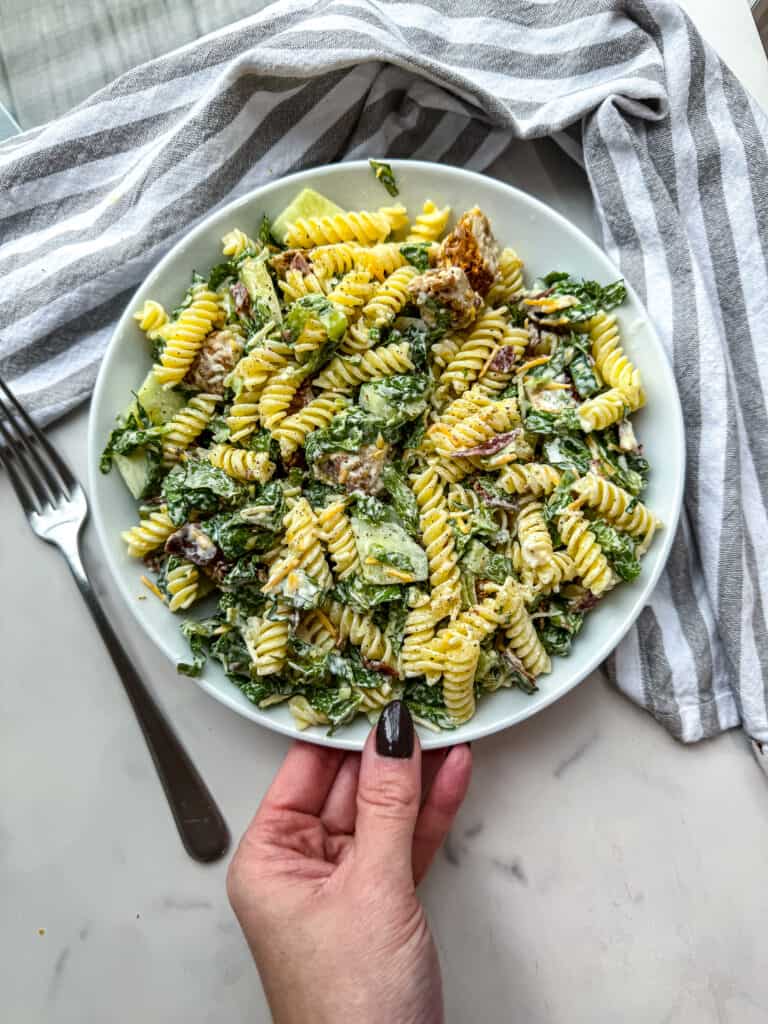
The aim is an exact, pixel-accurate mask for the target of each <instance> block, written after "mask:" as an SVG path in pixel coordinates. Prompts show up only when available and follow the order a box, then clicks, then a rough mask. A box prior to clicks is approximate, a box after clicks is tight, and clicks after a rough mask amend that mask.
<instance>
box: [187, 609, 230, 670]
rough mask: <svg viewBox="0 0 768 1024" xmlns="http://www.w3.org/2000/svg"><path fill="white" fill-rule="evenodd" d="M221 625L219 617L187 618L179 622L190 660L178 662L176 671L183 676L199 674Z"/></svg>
mask: <svg viewBox="0 0 768 1024" xmlns="http://www.w3.org/2000/svg"><path fill="white" fill-rule="evenodd" d="M221 625H222V620H221V619H219V618H210V619H199V620H195V619H187V620H186V621H185V622H183V623H182V624H181V632H182V633H183V635H184V636H185V637H186V638H187V641H188V643H189V648H190V651H191V652H192V661H191V662H180V663H179V664H178V665H177V666H176V671H177V672H180V673H181V674H182V675H185V676H199V675H200V673H201V672H202V670H203V666H204V665H205V662H206V659H207V658H208V651H209V648H210V645H211V643H212V641H213V640H214V638H215V635H216V631H217V630H219V629H220V628H221Z"/></svg>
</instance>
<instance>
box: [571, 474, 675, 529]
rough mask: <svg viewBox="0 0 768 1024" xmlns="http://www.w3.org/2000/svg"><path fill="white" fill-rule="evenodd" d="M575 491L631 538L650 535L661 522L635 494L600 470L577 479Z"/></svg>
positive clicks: (572, 488) (573, 487)
mask: <svg viewBox="0 0 768 1024" xmlns="http://www.w3.org/2000/svg"><path fill="white" fill-rule="evenodd" d="M571 490H572V492H573V493H574V494H575V495H576V496H577V498H580V499H582V500H583V501H584V503H586V504H587V505H588V506H589V507H590V508H592V509H594V510H595V512H597V513H598V515H600V516H603V517H604V518H605V519H608V520H609V521H610V522H611V523H612V524H613V525H614V526H615V527H616V529H617V530H622V531H623V532H624V533H628V534H629V535H630V537H641V536H642V537H647V536H648V535H649V534H651V535H652V534H653V533H654V531H655V530H656V529H657V527H658V525H659V521H658V519H657V517H656V516H655V515H654V514H653V512H651V510H650V509H649V508H647V507H646V506H645V505H644V504H643V503H642V502H641V501H638V499H637V498H635V497H634V496H633V495H632V494H630V493H629V492H628V491H625V490H624V489H623V488H622V487H619V486H617V485H616V484H614V483H612V482H611V481H610V480H606V479H605V478H604V477H602V476H598V475H597V474H596V473H587V474H586V475H585V476H583V477H580V478H579V479H578V480H576V481H575V482H574V484H573V485H572V487H571Z"/></svg>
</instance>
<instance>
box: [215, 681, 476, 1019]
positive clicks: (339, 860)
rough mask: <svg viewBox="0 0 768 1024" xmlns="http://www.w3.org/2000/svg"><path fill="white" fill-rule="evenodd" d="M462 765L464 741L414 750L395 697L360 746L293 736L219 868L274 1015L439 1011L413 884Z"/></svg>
mask: <svg viewBox="0 0 768 1024" xmlns="http://www.w3.org/2000/svg"><path fill="white" fill-rule="evenodd" d="M471 771H472V755H471V753H470V750H469V747H468V746H466V745H462V746H457V747H453V748H451V750H450V751H445V750H439V751H429V752H427V753H426V754H424V755H423V756H422V754H421V748H420V745H419V741H418V737H417V736H415V734H414V729H413V723H412V721H411V716H410V713H409V711H408V709H407V708H406V706H405V704H403V703H402V702H400V701H393V702H392V703H391V704H389V705H388V706H387V707H386V708H385V709H384V711H383V712H382V715H381V717H380V719H379V723H378V726H377V727H376V729H375V730H372V731H371V735H370V736H369V737H368V741H367V743H366V746H365V750H364V751H363V753H362V756H361V755H360V754H345V753H344V751H341V750H332V749H330V748H328V747H316V746H310V745H309V744H306V743H295V744H294V745H293V746H292V747H291V749H290V751H289V752H288V754H287V756H286V759H285V761H284V762H283V765H282V767H281V768H280V771H279V772H278V774H277V776H276V778H275V780H274V782H273V783H272V785H271V787H270V789H269V791H268V792H267V794H266V796H265V797H264V799H263V801H262V803H261V806H260V807H259V810H258V811H257V813H256V817H255V818H254V819H253V821H252V822H251V824H250V826H249V828H248V830H247V832H246V833H245V835H244V836H243V839H242V840H241V842H240V846H239V848H238V850H237V852H236V854H235V856H234V858H233V860H232V863H231V865H230V868H229V874H228V876H227V889H228V893H229V898H230V901H231V903H232V906H233V908H234V911H235V913H236V915H237V918H238V920H239V922H240V925H241V927H242V929H243V932H244V933H245V937H246V939H247V941H248V945H249V946H250V948H251V951H252V953H253V956H254V959H255V960H256V965H257V967H258V969H259V973H260V974H261V979H262V982H263V984H264V991H265V993H266V996H267V999H268V1001H269V1005H270V1008H271V1010H272V1014H273V1017H274V1020H275V1022H276V1024H294V1022H295V1024H298V1022H301V1024H306V1022H307V1021H311V1022H312V1024H331V1022H333V1024H347V1022H355V1024H358V1022H359V1024H377V1022H379V1021H381V1022H386V1024H393V1022H397V1024H435V1022H440V1021H442V1020H443V1000H442V987H441V981H440V966H439V963H438V958H437V951H436V949H435V946H434V943H433V941H432V936H431V935H430V932H429V926H428V924H427V921H426V918H425V916H424V911H423V910H422V907H421V904H420V903H419V900H418V899H417V897H416V885H417V884H418V882H419V881H420V880H421V879H422V878H423V877H424V875H425V874H426V872H427V869H428V867H429V865H430V863H431V861H432V858H433V857H434V855H435V853H436V852H437V850H438V849H439V847H440V844H441V843H442V841H443V839H444V838H445V836H446V835H447V833H448V830H449V828H450V827H451V824H452V822H453V819H454V817H455V815H456V812H457V811H458V809H459V806H460V805H461V802H462V800H463V799H464V796H465V794H466V791H467V788H468V786H469V779H470V774H471Z"/></svg>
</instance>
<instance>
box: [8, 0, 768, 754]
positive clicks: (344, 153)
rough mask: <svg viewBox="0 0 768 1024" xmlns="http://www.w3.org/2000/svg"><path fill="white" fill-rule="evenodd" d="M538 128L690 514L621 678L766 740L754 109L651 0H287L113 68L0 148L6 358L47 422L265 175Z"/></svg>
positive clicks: (674, 710) (625, 646) (763, 380)
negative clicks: (652, 336)
mask: <svg viewBox="0 0 768 1024" xmlns="http://www.w3.org/2000/svg"><path fill="white" fill-rule="evenodd" d="M470 11H471V13H470ZM544 135H552V136H554V137H555V138H556V139H557V140H558V141H559V142H560V143H561V145H562V146H563V148H564V149H565V150H566V151H567V152H568V153H569V154H571V155H572V156H574V157H575V158H576V159H577V160H579V161H580V162H581V163H582V164H583V166H584V168H585V170H586V173H587V175H588V177H589V181H590V184H591V187H592V190H593V193H594V200H595V205H596V209H597V211H598V215H599V219H600V225H601V228H602V233H603V241H604V245H605V248H606V249H607V251H608V253H609V254H610V255H611V256H612V257H613V259H614V260H615V261H616V262H617V263H618V264H619V265H620V266H621V268H622V271H623V273H624V274H625V275H626V277H627V278H628V279H629V280H630V281H631V282H632V284H634V286H635V287H636V288H637V289H638V291H639V292H640V295H641V296H642V298H643V299H644V300H645V302H646V304H647V306H648V309H649V311H650V315H651V317H652V319H653V321H654V322H655V324H656V327H657V328H658V330H659V332H660V334H661V337H662V339H663V340H664V343H665V344H666V346H667V349H668V351H669V353H670V355H671V358H672V362H673V365H674V370H675V373H676V376H677V381H678V385H679V387H680V392H681V396H682V400H683V406H684V409H685V421H686V428H687V447H688V479H687V486H686V491H685V509H684V514H683V518H682V524H681V526H680V530H679V534H678V536H677V539H676V542H675V545H674V548H673V553H672V557H671V559H670V562H669V566H668V569H667V571H666V572H665V574H664V576H663V578H662V580H661V582H660V584H659V586H658V587H657V589H656V591H655V593H654V595H653V598H652V600H651V603H650V604H649V606H648V607H646V608H645V610H644V611H643V613H642V615H641V616H640V619H639V621H638V623H637V625H636V627H635V628H634V629H633V630H632V631H631V633H630V634H629V636H628V637H627V639H626V640H625V641H624V642H623V643H622V644H621V646H620V647H619V649H618V652H617V654H616V656H615V658H614V660H613V663H612V668H611V671H612V674H613V676H614V678H615V681H616V683H617V684H618V686H619V687H621V689H622V690H624V691H625V692H626V693H627V694H628V695H629V696H630V697H632V698H633V699H634V700H635V701H637V702H638V703H639V704H641V705H643V706H644V707H646V708H647V709H648V710H649V711H650V712H651V713H652V714H653V715H655V716H656V718H657V719H658V720H659V721H660V722H662V723H663V724H664V725H665V726H666V727H667V729H669V730H670V732H672V733H673V734H674V735H675V736H677V737H679V738H681V739H683V740H686V741H692V740H698V739H700V738H702V737H706V736H712V735H714V734H715V733H717V732H719V731H721V730H723V729H726V728H729V727H731V726H734V725H737V724H738V723H739V722H740V721H741V722H743V724H744V727H745V729H746V730H747V732H748V733H749V734H750V735H751V736H752V737H753V738H754V739H756V740H758V741H761V742H768V705H767V701H766V683H767V682H768V634H767V632H766V618H765V608H766V599H768V568H767V565H768V562H767V561H766V559H765V557H764V556H763V558H758V555H759V550H760V545H761V544H762V543H763V542H764V541H765V540H766V538H768V518H767V516H766V508H767V507H768V503H767V501H766V499H767V498H768V413H767V411H766V385H767V384H768V358H767V357H768V351H767V349H768V346H766V343H765V341H764V340H763V342H762V351H761V342H760V338H763V339H765V337H766V324H768V266H767V265H766V248H767V247H768V189H766V182H768V159H767V158H766V144H767V143H768V120H767V119H766V116H765V114H764V113H763V112H762V111H761V110H760V109H759V108H758V107H757V106H756V104H755V103H754V101H753V100H752V99H751V98H750V97H749V96H748V95H747V93H746V92H745V91H744V89H742V88H741V86H740V85H739V84H738V82H737V81H736V80H735V79H734V77H733V75H732V74H731V73H730V71H729V70H728V69H727V68H726V67H725V66H724V65H723V64H722V63H721V61H720V60H719V59H718V57H717V56H716V55H715V53H714V52H713V51H712V50H711V49H709V48H708V47H707V46H706V45H705V44H704V43H703V42H702V40H701V38H700V36H699V35H698V34H697V32H696V31H695V29H694V28H693V27H692V25H691V23H690V21H689V20H688V19H687V18H686V16H685V15H684V14H683V13H682V12H681V10H680V9H679V8H678V7H677V6H676V5H675V4H673V3H670V2H667V0H562V2H558V3H551V2H531V0H517V2H515V3H508V2H506V0H476V2H475V3H473V4H472V5H469V4H466V3H463V2H461V0H428V2H423V3H417V2H384V0H323V2H306V0H303V2H302V0H286V2H281V3H277V4H274V5H273V6H271V7H269V8H267V9H265V10H263V11H262V12H261V13H259V14H257V15H254V16H253V17H251V18H248V19H247V20H245V21H242V22H239V23H238V24H236V25H232V26H231V27H229V28H226V29H224V30H223V31H219V32H217V33H215V34H213V35H211V36H208V37H206V38H205V39H202V40H200V41H199V42H196V43H194V44H192V45H190V46H187V47H185V48H184V49H182V50H179V51H177V52H175V53H172V54H170V55H168V56H167V57H164V58H162V59H160V60H157V61H154V62H152V63H150V64H147V65H144V66H143V67H139V68H137V69H135V70H134V71H131V72H129V73H128V74H126V75H124V76H123V77H122V78H120V79H119V80H118V81H116V82H115V83H114V84H113V85H111V86H109V87H108V88H106V89H104V90H102V91H101V92H99V93H97V94H96V95H95V96H93V97H92V98H91V99H90V100H88V101H86V102H85V103H84V104H83V105H82V106H80V107H78V108H77V109H75V110H74V111H72V112H71V113H70V114H68V115H67V116H65V117H63V118H61V119H60V120H58V121H56V122H54V123H52V124H50V125H47V126H45V127H43V128H40V129H36V130H34V131H32V132H29V133H27V134H26V135H22V136H20V137H19V138H18V139H15V140H11V141H9V142H6V143H5V144H4V145H3V146H2V147H0V272H1V273H2V281H3V288H2V294H0V376H3V377H5V378H9V379H10V380H11V381H12V382H13V383H14V385H15V387H16V389H17V390H18V392H19V393H20V395H21V396H22V397H23V398H24V399H25V400H26V401H27V402H29V403H30V404H31V405H32V406H33V407H34V408H35V409H36V411H37V413H38V415H39V417H40V419H41V421H42V422H49V421H50V420H52V419H53V418H55V417H56V416H59V415H60V414H62V413H63V412H65V411H66V410H68V409H70V408H72V407H73V406H74V405H76V404H77V403H78V402H80V401H82V400H83V399H84V398H86V396H87V395H88V394H89V393H90V391H91V388H92V386H93V381H94V376H95V373H96V368H97V365H98V362H99V359H100V357H101V353H102V351H103V349H104V346H105V344H106V342H107V339H108V337H109V335H110V331H111V330H112V327H113V325H114V322H115V319H116V317H117V316H118V314H119V313H120V312H121V310H122V309H123V307H124V306H125V304H126V303H127V301H128V300H129V298H130V296H131V294H132V292H133V290H134V289H135V287H136V285H137V283H138V282H139V281H140V280H141V279H142V277H143V276H144V275H145V274H146V273H147V271H148V270H149V269H150V268H151V267H152V266H153V264H154V263H156V261H157V260H158V258H159V257H160V256H162V255H163V253H165V252H166V251H167V249H168V248H169V247H170V246H171V245H172V244H173V243H174V242H175V241H177V240H178V239H179V237H180V236H181V235H182V234H183V233H184V232H185V231H187V230H188V229H189V227H190V226H192V225H193V224H194V223H195V222H196V221H197V220H198V219H199V218H200V217H201V216H202V215H204V214H206V213H207V212H209V211H210V210H211V209H213V208H214V207H216V206H219V205H221V204H223V203H226V202H229V201H230V200H232V199H234V198H236V197H237V196H240V195H242V194H243V193H245V192H246V191H248V190H249V189H252V188H253V187H254V186H256V185H259V184H260V183H262V182H265V181H267V180H272V179H274V178H275V177H276V176H278V175H282V174H286V173H289V172H291V171H295V170H298V169H301V168H304V167H310V166H313V165H316V164H320V163H330V162H334V161H338V160H340V159H345V158H350V157H360V156H366V155H368V154H369V153H374V154H377V155H379V154H387V153H388V154H390V155H392V156H398V157H418V158H420V159H425V160H441V161H445V162H447V163H452V164H458V165H462V164H466V163H468V162H470V160H471V163H472V166H473V167H474V168H475V169H480V170H482V169H483V167H486V166H488V165H489V164H490V163H491V162H492V161H493V160H494V159H495V158H497V157H498V156H499V154H500V153H501V152H502V151H503V150H504V149H506V148H507V147H508V146H510V145H514V140H515V139H521V138H523V139H525V138H533V137H540V136H544ZM761 538H762V539H761Z"/></svg>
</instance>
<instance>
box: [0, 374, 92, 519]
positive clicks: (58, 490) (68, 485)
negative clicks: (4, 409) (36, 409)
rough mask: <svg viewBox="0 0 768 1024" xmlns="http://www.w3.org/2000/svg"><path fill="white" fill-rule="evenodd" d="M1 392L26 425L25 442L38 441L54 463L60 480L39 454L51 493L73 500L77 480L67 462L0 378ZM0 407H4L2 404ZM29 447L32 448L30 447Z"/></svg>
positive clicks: (20, 431)
mask: <svg viewBox="0 0 768 1024" xmlns="http://www.w3.org/2000/svg"><path fill="white" fill-rule="evenodd" d="M0 391H2V392H3V394H4V395H5V396H6V397H7V398H8V400H9V401H10V402H11V404H12V405H13V406H14V407H15V409H16V411H17V412H18V414H19V416H20V417H21V419H22V421H23V423H24V424H25V425H26V427H27V430H28V433H26V434H25V440H26V439H29V440H31V438H32V437H34V438H35V439H36V440H37V442H38V444H39V445H40V446H41V447H42V449H43V451H44V452H45V453H46V455H47V456H48V458H49V459H50V460H51V462H52V463H53V466H54V468H55V469H56V471H57V473H58V480H57V479H56V478H55V476H54V475H53V474H52V473H51V471H50V467H48V466H47V465H46V464H45V461H44V459H42V457H41V456H40V455H39V453H38V454H37V458H38V460H39V462H40V463H41V465H42V466H43V469H44V472H45V473H46V480H47V481H48V486H49V487H50V489H51V493H52V495H53V497H54V499H57V498H59V497H61V495H62V492H63V494H64V495H65V496H66V497H67V498H71V497H72V494H73V491H74V489H75V487H76V480H75V478H74V477H73V476H72V473H71V472H70V470H69V466H67V464H66V462H65V461H64V460H63V459H62V458H61V456H60V455H59V453H58V452H57V451H56V449H55V448H54V447H53V445H52V444H51V443H50V441H49V440H48V438H47V437H46V436H45V434H44V433H43V432H42V430H41V429H40V428H39V427H38V425H37V424H36V423H35V421H34V420H33V419H32V417H31V416H30V415H29V413H28V412H27V410H26V409H25V408H24V406H23V405H22V404H21V402H20V401H19V400H18V399H17V398H16V396H15V395H14V393H13V392H12V391H11V389H10V388H9V387H8V385H7V384H6V383H5V381H4V380H3V379H2V377H0ZM0 405H2V403H1V402H0ZM8 418H9V419H10V420H11V422H12V423H13V425H14V426H15V428H16V431H17V433H19V434H24V432H23V431H22V430H21V429H20V427H19V426H18V423H17V422H16V421H15V420H14V419H13V417H12V416H10V415H9V417H8ZM30 435H31V436H30ZM28 447H30V446H29V445H28Z"/></svg>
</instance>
